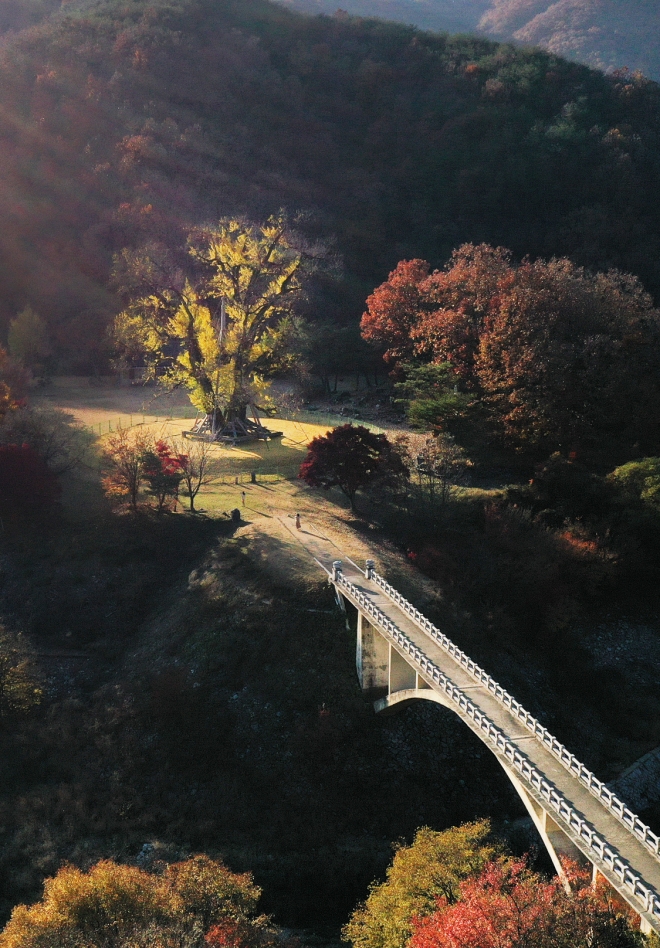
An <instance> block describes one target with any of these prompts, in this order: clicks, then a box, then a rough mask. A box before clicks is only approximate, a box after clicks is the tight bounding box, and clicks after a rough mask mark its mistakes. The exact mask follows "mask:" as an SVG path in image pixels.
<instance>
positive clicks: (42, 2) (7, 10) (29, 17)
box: [0, 0, 61, 33]
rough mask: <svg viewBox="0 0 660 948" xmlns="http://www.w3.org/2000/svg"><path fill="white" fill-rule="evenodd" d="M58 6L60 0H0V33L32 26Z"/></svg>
mask: <svg viewBox="0 0 660 948" xmlns="http://www.w3.org/2000/svg"><path fill="white" fill-rule="evenodd" d="M60 6H61V0H0V33H6V32H8V31H9V30H24V29H27V27H30V26H34V25H35V24H36V23H40V22H41V21H42V20H43V19H45V18H46V17H48V16H50V14H51V13H54V12H55V11H56V10H59V9H60Z"/></svg>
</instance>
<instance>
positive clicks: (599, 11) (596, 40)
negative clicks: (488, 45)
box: [479, 0, 660, 79]
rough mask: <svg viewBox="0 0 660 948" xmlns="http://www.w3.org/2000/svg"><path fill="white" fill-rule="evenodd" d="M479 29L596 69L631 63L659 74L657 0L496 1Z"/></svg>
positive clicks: (656, 76)
mask: <svg viewBox="0 0 660 948" xmlns="http://www.w3.org/2000/svg"><path fill="white" fill-rule="evenodd" d="M479 29H480V30H481V31H484V32H486V33H488V34H489V35H491V36H494V37H497V38H499V39H515V40H518V41H519V42H522V43H533V44H534V45H537V46H543V47H544V48H545V49H548V50H550V51H551V52H553V53H557V54H558V55H560V56H568V57H570V58H571V59H577V60H578V61H580V62H583V63H587V64H588V65H590V66H595V67H597V68H598V69H621V68H623V67H628V68H629V69H632V70H637V69H638V70H641V72H643V73H644V74H645V75H647V76H650V77H651V78H653V79H660V3H658V0H558V2H556V3H550V2H548V0H494V2H493V3H492V6H491V8H490V9H489V10H488V11H486V13H485V14H484V15H483V17H482V19H481V21H480V23H479Z"/></svg>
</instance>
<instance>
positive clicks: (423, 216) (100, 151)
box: [0, 0, 660, 370]
mask: <svg viewBox="0 0 660 948" xmlns="http://www.w3.org/2000/svg"><path fill="white" fill-rule="evenodd" d="M0 92H1V95H2V102H3V110H2V116H1V119H0V144H1V148H2V159H3V160H2V164H1V166H0V168H1V170H0V175H1V179H2V187H1V188H0V213H2V216H3V220H4V221H5V226H4V228H3V231H2V235H1V237H0V265H1V270H0V272H1V273H2V278H1V280H2V282H1V284H0V301H1V315H2V320H3V323H4V325H5V326H6V324H7V321H8V320H9V319H10V318H11V317H12V316H13V315H14V314H15V313H16V312H17V311H18V310H19V309H20V308H21V307H23V306H25V304H26V303H30V304H31V305H32V306H33V308H34V309H36V310H37V311H39V312H40V313H41V315H42V316H44V317H45V318H46V319H47V320H48V321H49V323H50V325H51V327H52V329H53V332H54V337H55V338H54V343H55V348H56V351H57V355H58V359H59V362H58V368H59V369H60V370H71V369H83V370H89V369H90V368H92V367H93V366H94V365H98V366H102V365H103V364H104V359H105V358H106V349H105V347H106V343H105V341H104V331H105V327H106V326H107V324H108V321H109V319H110V317H111V316H112V315H113V314H114V312H115V311H116V308H117V306H116V301H115V298H114V296H113V293H112V291H111V290H110V289H109V287H108V279H109V274H110V270H111V265H112V257H113V254H114V253H116V252H118V251H119V250H121V249H122V248H124V247H126V246H139V245H141V244H143V243H145V242H148V241H154V240H155V241H160V242H162V243H165V244H167V245H169V246H171V247H176V248H178V247H181V246H182V245H183V242H184V241H183V239H182V232H183V231H185V230H186V229H187V228H188V226H189V225H190V224H191V223H196V222H203V221H208V220H213V219H217V218H218V217H220V216H222V215H225V214H228V213H235V212H239V213H245V214H247V215H249V216H251V217H259V216H262V215H264V214H265V213H268V212H271V211H274V210H277V209H279V208H280V207H285V208H287V209H288V210H289V211H291V212H297V211H303V212H306V214H307V217H306V223H305V226H306V228H307V230H308V231H309V232H310V233H313V234H314V235H316V236H320V237H321V238H322V239H323V240H324V241H326V242H328V241H331V240H333V239H334V240H335V247H336V250H337V251H338V252H339V253H340V254H341V256H342V257H343V261H344V272H343V276H342V277H341V278H340V279H338V280H332V281H331V280H329V279H328V278H326V279H325V282H324V283H323V285H320V286H319V287H318V288H317V293H316V299H315V311H316V313H317V314H319V315H322V316H324V317H326V318H330V319H334V320H336V319H342V320H354V319H355V320H357V318H358V317H359V316H360V314H361V312H362V309H363V304H364V299H365V298H366V295H367V294H368V293H369V292H370V291H371V289H372V288H373V287H374V286H375V285H377V284H378V283H379V282H380V281H382V279H384V278H385V277H386V276H387V273H388V272H389V270H390V269H392V267H393V266H394V265H395V264H396V263H397V261H398V260H400V259H401V258H403V257H414V256H422V257H424V258H425V259H428V260H429V261H430V262H431V264H432V265H438V264H440V263H441V262H442V261H443V260H445V259H446V258H447V257H448V255H449V253H450V252H451V250H452V249H453V248H454V247H456V246H457V245H458V244H460V243H461V242H463V241H466V240H470V241H475V242H478V241H488V242H490V243H493V244H502V245H506V246H508V247H510V248H511V249H512V250H513V252H514V253H515V254H517V255H519V256H522V255H524V254H532V255H534V254H543V255H546V256H547V255H551V254H554V253H561V254H568V255H570V256H572V258H573V259H574V260H575V261H576V262H580V263H586V264H589V265H594V266H597V267H599V268H606V267H609V266H618V267H621V268H622V269H625V270H628V271H631V272H633V273H636V274H638V275H639V276H641V278H642V279H643V281H644V283H645V284H646V286H647V287H648V288H649V289H650V290H651V291H652V292H654V293H655V294H658V292H660V206H659V205H658V202H657V200H656V195H657V192H658V185H659V183H660V148H659V147H658V143H659V138H660V91H659V90H658V88H657V87H656V86H655V85H654V84H651V83H648V82H646V81H645V80H643V79H640V78H612V79H610V78H607V77H605V76H602V75H600V74H598V73H594V72H590V71H589V70H587V69H585V68H583V67H580V66H577V65H574V64H571V63H568V62H565V61H563V60H561V59H559V58H557V57H554V56H551V55H547V54H545V53H543V52H540V51H530V50H515V49H512V48H511V47H499V46H497V45H495V44H493V43H490V42H487V41H485V40H479V39H471V38H466V37H462V38H460V37H459V38H448V37H446V36H441V35H433V34H424V33H420V32H418V31H416V30H414V29H412V28H407V27H403V26H398V25H394V24H386V23H382V22H378V21H360V20H351V19H350V18H346V17H334V18H331V17H317V18H310V17H304V16H301V15H298V14H295V13H292V12H290V11H287V10H285V9H283V8H282V7H281V6H278V5H275V4H273V3H269V2H267V0H240V2H239V0H173V2H165V0H156V2H154V3H150V4H149V5H148V6H146V5H145V4H144V3H143V2H138V0H133V2H127V3H122V4H121V5H119V4H117V3H115V2H110V0H104V2H100V3H98V4H96V5H93V6H89V7H88V8H87V10H86V12H85V10H84V9H83V10H80V9H78V12H75V10H74V12H71V13H69V14H64V13H58V14H57V15H56V16H54V17H52V18H50V19H48V20H45V21H43V22H42V23H41V24H40V25H37V26H35V27H33V28H31V29H29V30H25V31H23V32H20V33H17V34H15V35H14V36H12V37H11V38H10V39H8V40H7V41H6V42H5V44H4V47H3V49H2V52H1V54H0Z"/></svg>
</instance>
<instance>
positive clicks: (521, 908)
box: [409, 859, 643, 948]
mask: <svg viewBox="0 0 660 948" xmlns="http://www.w3.org/2000/svg"><path fill="white" fill-rule="evenodd" d="M566 869H567V876H568V879H569V881H570V886H571V892H570V894H568V893H567V892H566V891H565V889H564V886H563V883H562V880H561V879H559V878H558V877H554V878H553V879H550V880H547V879H545V878H544V877H543V876H541V875H540V874H539V873H536V872H533V871H531V870H530V869H529V867H528V865H527V861H526V860H525V859H519V860H512V859H500V860H495V861H493V862H490V863H489V864H488V865H487V866H486V867H485V868H484V869H483V871H482V872H481V873H480V874H479V875H477V876H476V877H473V878H470V879H466V880H465V881H464V882H462V883H461V884H460V893H459V897H458V900H457V901H456V902H454V903H453V904H452V903H450V902H449V901H448V900H447V899H446V898H445V897H443V896H441V897H440V898H439V899H438V902H437V909H436V911H435V912H434V913H432V914H431V915H427V916H425V917H419V918H417V919H415V920H414V921H413V929H414V933H413V936H412V938H411V939H410V942H409V945H410V948H633V946H637V945H642V944H643V940H642V937H641V936H640V934H639V932H638V931H635V930H634V929H633V927H632V925H631V922H632V917H633V913H632V912H631V911H630V910H628V909H627V907H625V906H624V905H623V904H622V903H621V902H619V901H618V900H617V899H614V900H613V899H612V893H611V891H608V889H607V887H606V886H605V884H602V885H599V886H597V887H595V888H593V887H592V885H591V872H590V871H589V870H586V869H580V868H578V867H577V866H576V865H567V867H566Z"/></svg>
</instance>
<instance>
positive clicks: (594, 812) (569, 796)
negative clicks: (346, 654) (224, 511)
mask: <svg viewBox="0 0 660 948" xmlns="http://www.w3.org/2000/svg"><path fill="white" fill-rule="evenodd" d="M283 523H284V524H285V525H286V526H287V527H288V528H289V529H291V526H292V525H291V524H290V523H287V521H286V520H283ZM292 532H293V533H294V535H295V536H296V537H297V538H298V539H299V540H300V542H301V543H302V544H303V546H304V547H306V549H307V550H308V551H309V553H311V555H312V556H313V557H314V558H315V560H316V561H317V562H318V564H319V566H321V567H322V568H323V569H324V570H325V571H326V572H327V573H328V574H331V573H332V563H333V561H334V560H338V559H339V560H341V561H342V569H343V575H344V577H345V579H347V580H348V581H349V582H351V583H353V584H354V585H355V587H357V589H358V590H359V591H360V592H361V593H363V594H364V595H365V596H367V597H368V598H369V599H370V600H371V602H372V603H373V604H374V605H375V606H376V607H377V608H378V609H379V610H380V611H381V612H382V613H384V614H385V616H387V617H388V618H389V619H390V620H391V621H392V622H394V623H395V625H396V626H397V627H398V628H399V629H400V630H401V631H402V632H404V633H405V635H406V636H408V638H409V639H410V640H411V641H412V642H413V643H414V644H415V645H416V646H417V647H418V648H419V649H420V650H421V651H422V652H423V653H424V655H425V656H426V657H427V658H428V659H430V660H431V661H432V662H433V663H434V664H435V665H436V666H437V667H438V668H439V669H440V670H441V671H442V672H443V674H444V675H446V676H447V677H448V678H449V679H450V680H451V681H452V682H453V683H454V684H455V685H456V686H457V687H458V688H459V689H461V691H463V692H464V693H465V694H466V695H467V696H468V697H469V699H470V701H472V702H473V703H474V704H475V705H477V707H478V708H479V709H480V710H481V711H482V712H483V713H484V714H486V715H487V716H488V717H489V718H490V720H491V721H492V722H493V723H494V724H495V725H496V727H497V728H499V729H500V730H501V731H502V733H503V734H504V735H505V736H506V737H507V738H508V740H509V741H510V742H511V743H512V744H513V745H515V746H516V747H517V748H518V749H519V750H520V752H521V753H522V754H524V755H525V756H526V757H527V759H528V760H529V761H530V763H531V764H533V766H534V767H536V768H537V770H539V771H540V772H541V773H542V774H543V775H544V776H545V777H546V779H547V780H548V781H549V782H550V783H552V784H553V785H554V787H555V788H556V789H557V790H558V791H559V793H561V794H562V796H563V797H564V798H565V799H566V801H567V802H568V803H569V804H570V805H571V806H572V807H573V809H574V810H576V811H577V812H578V813H579V814H581V815H582V817H583V819H585V820H586V821H587V822H588V823H589V824H590V825H591V827H592V829H594V830H595V831H596V832H597V833H599V834H600V835H601V836H602V837H603V838H604V839H605V840H607V843H608V844H609V846H610V847H611V848H612V849H616V850H617V851H618V853H619V854H620V856H621V857H622V859H623V860H624V861H625V862H626V863H628V865H629V866H630V868H631V869H632V870H633V871H634V872H636V873H637V874H638V875H639V876H641V878H642V879H643V880H644V882H645V883H646V885H647V886H649V887H650V888H652V889H654V890H655V892H656V894H658V893H660V860H658V858H656V857H655V856H654V855H653V854H652V853H651V852H649V851H648V849H647V848H646V847H645V846H644V844H643V843H642V842H641V841H640V840H638V839H637V838H636V836H634V835H633V833H631V832H630V831H629V830H628V829H627V827H626V826H624V825H623V824H622V823H621V822H620V821H619V820H618V819H617V817H616V816H615V815H614V814H613V813H612V812H610V810H609V809H608V808H607V807H606V806H605V805H604V804H603V803H602V802H601V801H600V800H599V799H598V798H597V797H595V796H594V795H593V794H592V793H590V791H589V790H588V788H587V787H586V786H584V785H583V784H582V783H581V782H580V780H579V779H578V778H577V777H575V776H574V775H573V774H572V773H570V771H569V770H568V769H567V768H566V767H564V766H563V765H562V763H561V762H560V761H559V760H557V758H556V757H554V755H553V754H552V753H551V752H550V751H549V750H548V749H547V748H546V747H545V746H544V745H543V744H542V743H541V741H540V740H539V739H537V738H536V737H534V735H533V734H531V733H530V732H529V731H527V730H526V729H525V727H524V725H523V724H522V723H521V722H520V721H519V720H518V719H517V718H516V717H515V716H514V715H513V714H512V713H511V712H510V711H509V710H508V709H507V708H506V707H504V706H503V705H502V704H501V703H500V702H499V701H498V700H497V698H496V697H495V696H494V695H492V694H491V693H490V692H489V691H488V690H487V689H486V688H485V686H483V685H480V684H479V683H478V682H476V681H475V679H474V678H473V677H472V676H471V675H470V674H469V673H468V672H467V671H466V670H465V669H464V668H463V667H462V666H461V665H460V664H459V663H458V662H457V661H456V660H455V659H454V658H452V656H451V655H449V654H447V652H446V651H445V650H444V649H443V648H442V647H441V646H440V645H439V644H438V643H437V642H435V641H434V640H433V639H432V638H431V637H430V636H429V635H428V634H427V633H426V632H424V631H423V629H421V628H419V626H418V625H417V624H416V623H415V622H414V621H413V620H412V619H411V618H410V617H409V616H408V615H407V613H406V612H405V611H404V610H403V609H402V608H400V607H399V606H398V605H397V604H396V603H395V602H393V601H392V600H391V599H390V598H389V597H388V596H387V595H385V593H384V592H383V591H382V590H381V589H380V588H379V587H378V586H377V585H376V584H375V583H374V582H372V581H371V580H368V579H366V578H365V575H364V573H363V572H362V570H360V569H359V568H358V567H357V566H356V565H355V564H354V563H352V561H351V560H350V559H348V558H347V557H345V556H343V555H342V553H341V551H340V550H339V549H338V548H337V547H336V546H335V545H334V544H333V543H332V541H330V540H328V539H327V538H326V537H324V536H322V535H321V534H320V532H317V531H316V530H315V529H314V527H313V526H307V525H305V526H303V528H302V529H301V530H292ZM342 592H343V590H342ZM348 598H350V596H349V597H348ZM427 680H428V682H429V684H430V685H431V687H434V688H436V689H437V690H439V686H437V685H436V684H435V683H434V682H433V681H432V680H430V679H427ZM455 710H456V713H459V715H460V716H461V717H463V719H464V720H465V721H466V723H467V724H468V726H470V727H471V728H472V729H473V730H475V731H477V733H479V732H478V730H477V728H476V727H475V725H474V722H473V721H472V720H470V719H469V718H467V717H466V716H465V715H463V714H460V709H459V708H456V709H455ZM499 756H502V755H499ZM502 762H503V763H504V764H505V766H507V764H508V762H506V763H505V759H503V760H502ZM519 779H521V782H524V781H522V778H519ZM525 789H526V791H527V792H528V793H529V795H530V796H532V797H533V798H535V799H537V800H538V801H539V802H541V801H542V798H541V797H540V796H539V795H538V793H537V791H536V789H535V788H534V787H533V786H531V785H530V786H525ZM544 805H545V808H546V809H547V804H544ZM551 815H552V818H553V819H554V820H555V821H556V822H557V823H558V825H560V826H561V828H562V829H563V830H564V832H565V833H566V835H567V836H569V838H570V839H571V840H572V841H573V842H574V843H575V844H576V845H577V846H578V848H579V849H580V850H581V851H582V852H584V853H585V855H586V856H587V858H588V859H589V860H590V861H591V862H593V863H594V864H595V865H597V866H598V869H599V871H601V872H602V874H603V875H604V876H605V877H606V878H608V880H609V881H610V882H611V883H612V885H614V886H615V887H616V888H617V889H619V890H620V891H621V883H620V881H619V880H617V879H616V876H613V875H612V873H611V872H609V871H608V867H607V866H601V865H599V864H598V860H596V859H594V853H593V852H592V851H590V850H589V848H588V846H586V844H585V843H584V841H583V840H580V839H579V837H578V836H577V834H576V833H575V832H574V831H573V830H572V829H571V827H570V826H568V825H566V824H565V823H563V822H562V820H561V819H560V818H559V816H558V815H556V814H555V813H551ZM622 894H623V892H622ZM629 901H630V900H629ZM631 904H633V905H635V908H636V909H637V910H639V906H638V904H637V903H636V900H633V901H631ZM642 914H644V917H645V918H646V919H647V921H648V922H649V923H650V924H651V925H652V927H653V928H654V929H655V930H658V929H659V928H660V923H659V920H658V919H657V918H654V917H653V916H651V915H649V914H647V913H642Z"/></svg>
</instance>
